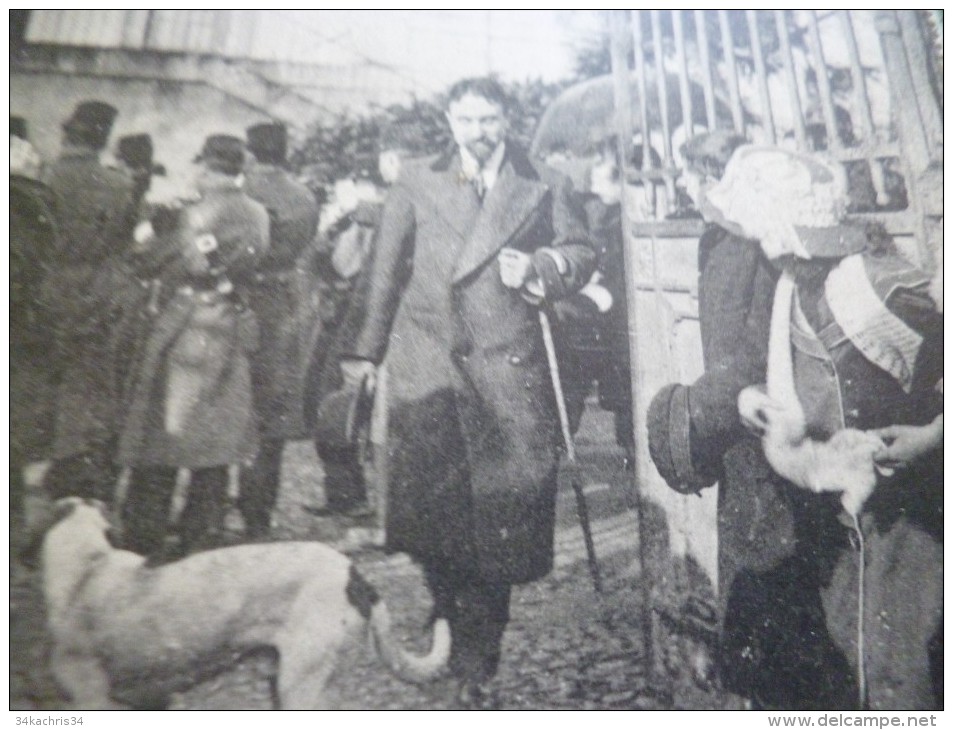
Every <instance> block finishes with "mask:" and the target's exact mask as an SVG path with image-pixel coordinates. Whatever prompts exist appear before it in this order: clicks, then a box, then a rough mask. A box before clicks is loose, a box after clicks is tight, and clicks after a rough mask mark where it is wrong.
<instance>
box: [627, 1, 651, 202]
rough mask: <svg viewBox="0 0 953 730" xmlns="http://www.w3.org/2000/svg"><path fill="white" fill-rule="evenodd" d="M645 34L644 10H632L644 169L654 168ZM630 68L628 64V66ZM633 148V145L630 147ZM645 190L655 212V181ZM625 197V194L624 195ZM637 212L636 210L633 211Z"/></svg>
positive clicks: (633, 45) (647, 184)
mask: <svg viewBox="0 0 953 730" xmlns="http://www.w3.org/2000/svg"><path fill="white" fill-rule="evenodd" d="M644 38H645V34H644V33H643V32H642V11H641V10H633V11H632V48H633V57H634V59H635V76H636V79H637V80H638V84H639V113H640V114H639V117H640V120H641V123H642V151H643V154H642V170H643V171H645V170H651V169H652V156H651V155H650V154H648V150H649V147H651V134H650V132H651V129H650V127H649V99H648V91H647V86H648V84H647V83H646V78H645V42H644V40H643V39H644ZM626 68H628V66H626ZM628 149H629V150H631V147H629V148H628ZM643 185H644V186H645V190H646V191H647V192H648V194H649V199H648V203H649V205H650V206H651V208H652V211H653V213H654V212H655V183H654V182H652V181H651V180H643ZM623 197H624V196H623ZM633 212H635V211H633Z"/></svg>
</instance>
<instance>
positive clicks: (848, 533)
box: [704, 145, 943, 711]
mask: <svg viewBox="0 0 953 730" xmlns="http://www.w3.org/2000/svg"><path fill="white" fill-rule="evenodd" d="M704 195H705V200H706V205H707V207H708V208H709V209H710V210H711V211H713V213H714V214H716V215H719V216H720V217H721V218H722V220H723V221H724V224H725V225H726V226H727V227H730V228H732V229H734V230H735V231H737V232H738V233H740V234H741V235H744V236H745V237H747V238H753V239H758V240H759V241H760V242H761V247H762V250H763V251H764V253H765V255H766V256H767V257H768V258H769V259H770V260H771V261H772V262H773V263H774V264H775V266H777V268H778V269H779V270H780V271H781V272H782V273H781V278H780V280H779V283H778V286H777V289H776V292H775V300H774V305H773V312H772V321H771V335H770V344H769V354H768V373H767V393H764V392H763V391H762V390H760V389H759V388H757V387H755V388H748V389H746V390H744V391H742V393H741V395H740V396H739V410H740V413H741V417H742V420H743V421H744V422H745V423H746V425H748V426H749V427H750V428H752V429H753V430H755V431H756V432H757V433H758V434H759V435H761V436H762V445H763V447H764V450H765V455H766V456H767V457H768V461H769V462H770V463H771V465H772V466H773V467H774V468H775V470H776V471H778V473H780V474H781V475H782V476H784V477H785V478H787V479H789V480H790V481H792V482H794V483H795V484H797V485H798V486H800V487H804V488H806V489H807V490H809V491H810V492H814V493H815V494H813V495H812V496H811V500H812V502H813V504H812V510H811V511H810V513H809V515H808V516H807V517H805V519H810V521H811V525H810V527H811V529H812V530H814V534H816V538H817V546H816V548H815V551H814V553H815V556H814V557H815V559H816V560H817V566H818V576H819V581H820V584H821V593H822V598H823V603H824V611H825V617H826V622H827V625H828V629H829V631H830V633H831V635H832V637H833V639H834V641H835V642H836V643H837V645H838V647H839V648H840V649H841V651H842V652H843V653H844V654H845V655H846V657H847V659H848V661H850V662H851V666H852V668H853V669H854V671H855V673H856V676H857V679H858V687H859V692H860V696H859V698H858V704H859V705H861V706H864V707H869V708H870V709H874V710H893V711H896V710H926V709H931V708H935V707H937V706H938V705H941V704H942V694H941V693H942V612H943V595H942V588H943V583H942V579H943V572H942V566H943V533H942V521H943V520H942V517H943V515H942V504H943V501H942V499H943V494H942V484H943V482H942V467H943V463H942V452H941V449H940V446H941V443H942V435H943V414H942V411H943V380H942V362H943V352H942V348H943V340H942V315H941V314H940V313H939V312H938V311H937V306H936V303H935V302H934V301H933V300H932V299H931V298H930V296H929V291H928V290H929V284H930V277H929V275H928V274H926V273H925V272H923V271H921V270H920V269H918V268H917V267H915V266H914V265H912V264H911V263H909V262H908V261H907V260H906V259H904V258H903V257H902V256H900V255H899V254H898V253H897V252H896V249H895V247H894V244H893V241H892V240H890V239H889V237H887V236H886V235H884V234H883V232H882V231H879V232H877V231H873V230H872V229H866V230H865V229H864V228H861V227H857V226H854V225H852V224H850V223H847V222H845V218H844V211H845V210H846V204H847V192H846V180H845V176H844V172H843V169H842V168H841V167H840V165H837V164H832V163H829V162H827V161H825V160H823V159H821V158H819V157H816V156H808V155H801V154H797V153H793V152H789V151H786V150H781V149H777V148H770V147H757V146H750V145H748V146H744V147H741V148H739V149H738V150H737V151H736V152H735V154H734V155H733V157H732V159H731V161H730V162H729V164H728V167H727V169H726V171H725V176H724V177H723V179H722V180H721V182H720V183H718V184H717V185H715V186H714V187H712V188H711V189H709V190H707V191H705V194H704Z"/></svg>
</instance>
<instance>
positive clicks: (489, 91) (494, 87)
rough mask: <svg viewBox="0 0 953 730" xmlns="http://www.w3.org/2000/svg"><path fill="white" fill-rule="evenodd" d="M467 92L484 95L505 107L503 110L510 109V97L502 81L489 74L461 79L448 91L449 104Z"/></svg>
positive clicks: (485, 97) (488, 99)
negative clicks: (501, 83)
mask: <svg viewBox="0 0 953 730" xmlns="http://www.w3.org/2000/svg"><path fill="white" fill-rule="evenodd" d="M467 94H472V95H473V96H482V97H483V98H484V99H486V100H487V101H492V102H495V103H496V104H499V105H500V106H501V107H503V111H509V109H510V105H511V102H510V98H509V96H508V95H507V93H506V91H504V90H503V87H502V86H501V85H500V82H499V81H497V80H496V79H494V78H490V77H489V76H479V77H476V78H471V79H461V80H460V81H458V82H457V83H455V84H454V85H453V86H451V87H450V90H449V91H448V92H447V106H449V105H450V104H451V103H453V102H455V101H459V100H460V99H462V98H463V97H464V96H466V95H467Z"/></svg>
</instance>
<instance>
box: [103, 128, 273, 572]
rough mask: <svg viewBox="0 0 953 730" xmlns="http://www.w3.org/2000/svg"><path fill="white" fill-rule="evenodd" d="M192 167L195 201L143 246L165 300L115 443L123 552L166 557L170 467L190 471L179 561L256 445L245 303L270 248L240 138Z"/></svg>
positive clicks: (216, 140)
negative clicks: (120, 470)
mask: <svg viewBox="0 0 953 730" xmlns="http://www.w3.org/2000/svg"><path fill="white" fill-rule="evenodd" d="M198 162H199V163H200V167H199V170H198V175H197V187H198V189H199V192H200V193H201V198H200V199H199V200H198V201H196V202H194V203H190V204H188V205H186V206H185V207H184V208H183V209H182V210H181V211H180V212H179V214H178V216H177V220H176V221H175V223H174V225H172V226H171V228H170V229H169V230H168V231H166V232H165V233H163V234H159V235H156V236H155V238H154V240H152V241H151V242H150V243H151V246H152V248H153V252H152V253H153V255H155V256H156V257H157V258H165V259H166V261H167V263H166V264H165V266H164V268H163V269H162V271H161V273H160V274H159V279H160V281H161V288H162V290H163V291H165V292H167V293H166V294H164V295H163V297H162V300H163V301H164V303H163V305H162V307H161V310H160V311H159V313H158V315H157V316H156V318H155V320H154V322H153V324H152V329H151V332H150V333H149V336H148V338H147V339H146V341H145V342H144V343H143V344H142V346H141V351H140V352H138V353H137V354H136V361H135V366H134V369H133V377H132V378H131V382H130V385H129V389H128V390H129V402H128V408H127V412H126V414H125V418H124V421H123V428H122V430H121V433H120V438H119V449H118V462H119V464H121V465H122V466H124V467H130V468H131V477H130V480H129V491H128V498H127V499H126V500H125V503H124V505H123V509H122V514H123V522H124V527H125V528H126V545H127V547H128V548H129V549H131V550H134V551H136V552H139V553H142V554H148V555H158V554H162V551H163V549H164V541H165V537H166V528H167V525H168V523H169V522H170V521H172V520H171V518H173V517H175V515H174V514H173V512H174V510H173V496H174V493H175V492H174V490H175V486H176V477H177V472H178V469H179V468H185V469H189V470H190V471H191V483H190V485H189V488H188V497H187V499H186V500H185V504H184V507H183V510H182V513H181V519H180V521H179V533H180V535H179V536H180V538H181V542H180V545H181V548H182V551H184V552H188V551H191V550H194V549H198V548H202V547H208V546H210V545H214V544H215V543H216V542H217V541H218V537H219V535H218V533H219V531H220V530H221V528H222V525H223V521H224V511H225V502H226V496H227V488H228V466H229V465H232V464H242V463H245V462H247V461H249V460H251V459H252V458H253V457H254V455H255V453H256V451H257V446H258V433H257V428H256V424H255V414H254V409H253V407H252V395H251V366H250V364H249V356H250V353H252V352H253V351H254V350H255V349H256V348H257V346H258V328H257V322H256V320H255V316H254V313H253V312H252V311H251V310H250V309H249V308H248V306H247V305H246V303H245V299H246V291H247V287H248V284H249V281H250V280H251V278H252V276H253V274H254V271H255V268H256V266H257V263H258V260H259V259H260V258H261V257H262V256H263V255H264V254H265V252H266V251H267V250H268V214H267V212H266V211H265V209H264V207H263V206H262V205H261V204H259V203H256V202H255V201H254V200H252V199H251V198H249V197H248V196H247V195H245V194H244V192H243V191H242V189H241V177H240V176H241V172H242V169H243V165H244V144H243V143H242V141H241V140H240V139H238V138H236V137H231V136H227V135H213V136H211V137H209V138H208V139H207V140H206V141H205V145H204V146H203V149H202V153H201V155H200V156H199V158H198ZM164 251H168V252H170V255H168V256H166V257H163V252H164Z"/></svg>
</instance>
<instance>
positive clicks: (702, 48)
mask: <svg viewBox="0 0 953 730" xmlns="http://www.w3.org/2000/svg"><path fill="white" fill-rule="evenodd" d="M695 42H696V43H698V55H699V57H700V58H701V62H702V89H703V90H704V92H705V120H706V121H707V122H708V131H709V132H713V131H714V130H715V128H716V127H717V126H718V119H717V117H716V115H715V87H714V85H713V84H712V80H711V48H710V47H709V45H708V34H707V33H706V32H705V11H704V10H696V11H695Z"/></svg>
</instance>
